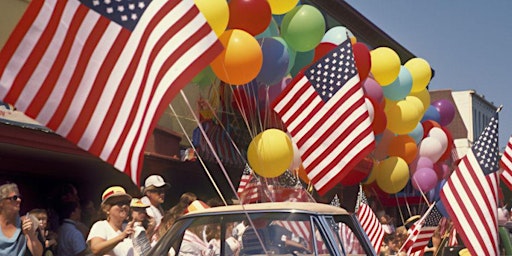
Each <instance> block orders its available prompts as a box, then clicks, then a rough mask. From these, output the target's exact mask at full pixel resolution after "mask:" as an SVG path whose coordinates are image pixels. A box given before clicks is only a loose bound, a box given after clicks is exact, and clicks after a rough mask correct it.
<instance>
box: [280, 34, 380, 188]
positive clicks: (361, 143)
mask: <svg viewBox="0 0 512 256" xmlns="http://www.w3.org/2000/svg"><path fill="white" fill-rule="evenodd" d="M272 108H273V109H274V110H275V111H276V113H278V114H279V116H280V117H281V119H282V121H283V123H284V124H285V125H286V126H287V130H288V132H289V133H290V134H291V137H292V139H293V140H294V142H295V143H296V144H297V147H298V148H299V152H300V155H301V159H302V164H303V166H304V169H305V170H306V172H307V173H308V177H309V179H310V180H311V182H312V183H313V184H314V186H315V188H316V190H317V191H318V192H319V193H320V194H325V192H327V191H328V190H329V189H331V188H332V187H334V186H335V185H336V184H338V183H339V181H341V180H342V179H343V178H344V177H345V176H347V175H348V174H349V172H350V171H351V170H352V168H354V166H356V164H357V163H358V162H360V161H361V160H362V159H363V158H364V157H365V156H366V155H368V154H369V153H370V152H371V151H372V150H373V148H374V147H375V138H374V135H373V131H372V127H371V121H370V116H369V114H368V109H367V106H366V104H365V100H364V93H363V90H362V87H361V85H360V83H359V75H358V73H357V69H356V66H355V63H354V56H353V52H352V45H351V43H350V40H349V39H347V40H346V41H345V42H343V43H341V44H340V45H339V46H338V47H337V48H335V49H334V50H332V51H331V52H329V53H328V54H327V55H325V56H324V57H323V58H321V59H320V60H318V61H317V62H315V63H313V64H312V65H311V66H310V67H308V68H307V69H305V71H304V72H303V73H302V72H301V73H299V74H298V75H297V76H296V77H295V78H294V79H293V80H292V81H291V82H290V84H289V85H288V86H287V87H286V88H285V89H284V90H283V92H282V93H281V94H280V95H279V96H278V97H277V98H276V100H275V101H274V102H273V104H272ZM319 156H320V157H319Z"/></svg>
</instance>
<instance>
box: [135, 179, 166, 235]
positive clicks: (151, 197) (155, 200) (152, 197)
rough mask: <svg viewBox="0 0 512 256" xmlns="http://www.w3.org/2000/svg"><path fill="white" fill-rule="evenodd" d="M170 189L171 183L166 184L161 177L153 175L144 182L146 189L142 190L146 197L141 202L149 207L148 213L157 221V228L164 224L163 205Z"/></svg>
mask: <svg viewBox="0 0 512 256" xmlns="http://www.w3.org/2000/svg"><path fill="white" fill-rule="evenodd" d="M170 187H171V186H170V185H169V183H167V182H165V181H164V179H163V178H162V176H160V175H151V176H149V177H147V178H146V181H145V182H144V188H143V189H142V192H143V194H144V197H142V198H141V200H142V202H143V203H145V204H148V205H149V207H148V208H147V209H146V211H147V213H148V215H149V216H150V217H151V218H153V219H154V220H155V224H156V227H158V226H159V225H160V222H162V218H163V216H164V209H163V208H162V204H163V203H164V201H165V192H166V191H167V190H168V189H169V188H170Z"/></svg>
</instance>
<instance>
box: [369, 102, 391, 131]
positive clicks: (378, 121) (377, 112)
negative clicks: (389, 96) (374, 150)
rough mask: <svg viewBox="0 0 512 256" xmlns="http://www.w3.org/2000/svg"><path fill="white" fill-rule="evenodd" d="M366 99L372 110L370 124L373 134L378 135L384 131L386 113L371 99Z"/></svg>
mask: <svg viewBox="0 0 512 256" xmlns="http://www.w3.org/2000/svg"><path fill="white" fill-rule="evenodd" d="M368 99H370V101H371V103H372V105H373V109H374V117H373V122H372V129H373V133H375V134H380V133H382V132H384V130H385V129H386V125H387V117H386V113H385V112H384V108H383V107H382V105H379V104H378V103H377V102H376V101H375V100H373V99H371V98H368Z"/></svg>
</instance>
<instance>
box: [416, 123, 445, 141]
mask: <svg viewBox="0 0 512 256" xmlns="http://www.w3.org/2000/svg"><path fill="white" fill-rule="evenodd" d="M421 125H422V126H423V138H425V137H427V136H428V133H429V132H430V129H432V128H434V127H438V128H441V125H440V124H439V123H438V122H436V121H434V120H425V121H423V122H422V123H421Z"/></svg>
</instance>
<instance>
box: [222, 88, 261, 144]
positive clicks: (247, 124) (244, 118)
mask: <svg viewBox="0 0 512 256" xmlns="http://www.w3.org/2000/svg"><path fill="white" fill-rule="evenodd" d="M229 89H230V90H231V95H235V93H234V90H233V88H232V86H229ZM234 98H235V103H236V106H237V108H238V110H239V111H240V114H241V116H242V119H243V120H244V123H245V126H246V127H247V130H248V131H249V135H250V136H251V138H254V137H255V136H256V134H255V132H254V131H252V130H251V127H253V126H251V125H250V124H249V118H248V116H247V113H245V112H246V111H245V109H244V108H243V107H242V102H240V99H239V97H234Z"/></svg>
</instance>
